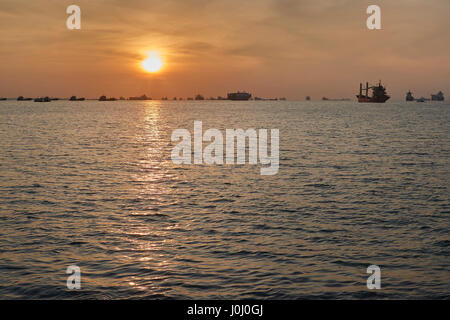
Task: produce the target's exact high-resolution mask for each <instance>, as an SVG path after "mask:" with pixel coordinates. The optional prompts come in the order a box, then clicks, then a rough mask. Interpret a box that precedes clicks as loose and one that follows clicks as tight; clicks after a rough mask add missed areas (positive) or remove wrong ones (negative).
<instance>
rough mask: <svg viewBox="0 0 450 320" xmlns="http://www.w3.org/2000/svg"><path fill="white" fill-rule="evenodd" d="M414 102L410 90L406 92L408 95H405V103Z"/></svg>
mask: <svg viewBox="0 0 450 320" xmlns="http://www.w3.org/2000/svg"><path fill="white" fill-rule="evenodd" d="M414 100H415V99H414V97H413V95H412V92H411V90H410V91H408V93H407V94H406V101H414Z"/></svg>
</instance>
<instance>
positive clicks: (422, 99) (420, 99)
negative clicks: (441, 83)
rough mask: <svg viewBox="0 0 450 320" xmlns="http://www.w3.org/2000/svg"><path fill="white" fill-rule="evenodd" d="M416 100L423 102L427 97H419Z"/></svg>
mask: <svg viewBox="0 0 450 320" xmlns="http://www.w3.org/2000/svg"><path fill="white" fill-rule="evenodd" d="M416 101H417V102H425V101H427V99H425V98H424V97H421V98H419V99H417V100H416Z"/></svg>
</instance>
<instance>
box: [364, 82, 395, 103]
mask: <svg viewBox="0 0 450 320" xmlns="http://www.w3.org/2000/svg"><path fill="white" fill-rule="evenodd" d="M369 89H372V96H371V97H369ZM364 91H366V94H365V95H363V86H362V83H360V84H359V95H357V96H356V97H357V98H358V102H374V103H385V102H386V101H387V100H389V98H390V96H388V95H387V94H386V88H385V87H383V86H382V85H381V81H380V83H379V84H378V86H372V87H369V83H368V82H366V88H365V89H364Z"/></svg>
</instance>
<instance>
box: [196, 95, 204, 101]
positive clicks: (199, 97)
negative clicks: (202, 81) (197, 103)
mask: <svg viewBox="0 0 450 320" xmlns="http://www.w3.org/2000/svg"><path fill="white" fill-rule="evenodd" d="M195 100H205V97H203V96H202V95H201V94H198V95H196V96H195Z"/></svg>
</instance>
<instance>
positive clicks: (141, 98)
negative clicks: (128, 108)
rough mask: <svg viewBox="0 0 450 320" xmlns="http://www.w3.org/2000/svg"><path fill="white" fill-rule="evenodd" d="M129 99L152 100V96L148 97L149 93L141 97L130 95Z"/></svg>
mask: <svg viewBox="0 0 450 320" xmlns="http://www.w3.org/2000/svg"><path fill="white" fill-rule="evenodd" d="M128 100H152V98H150V97H147V95H145V94H143V95H142V96H140V97H129V98H128Z"/></svg>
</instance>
